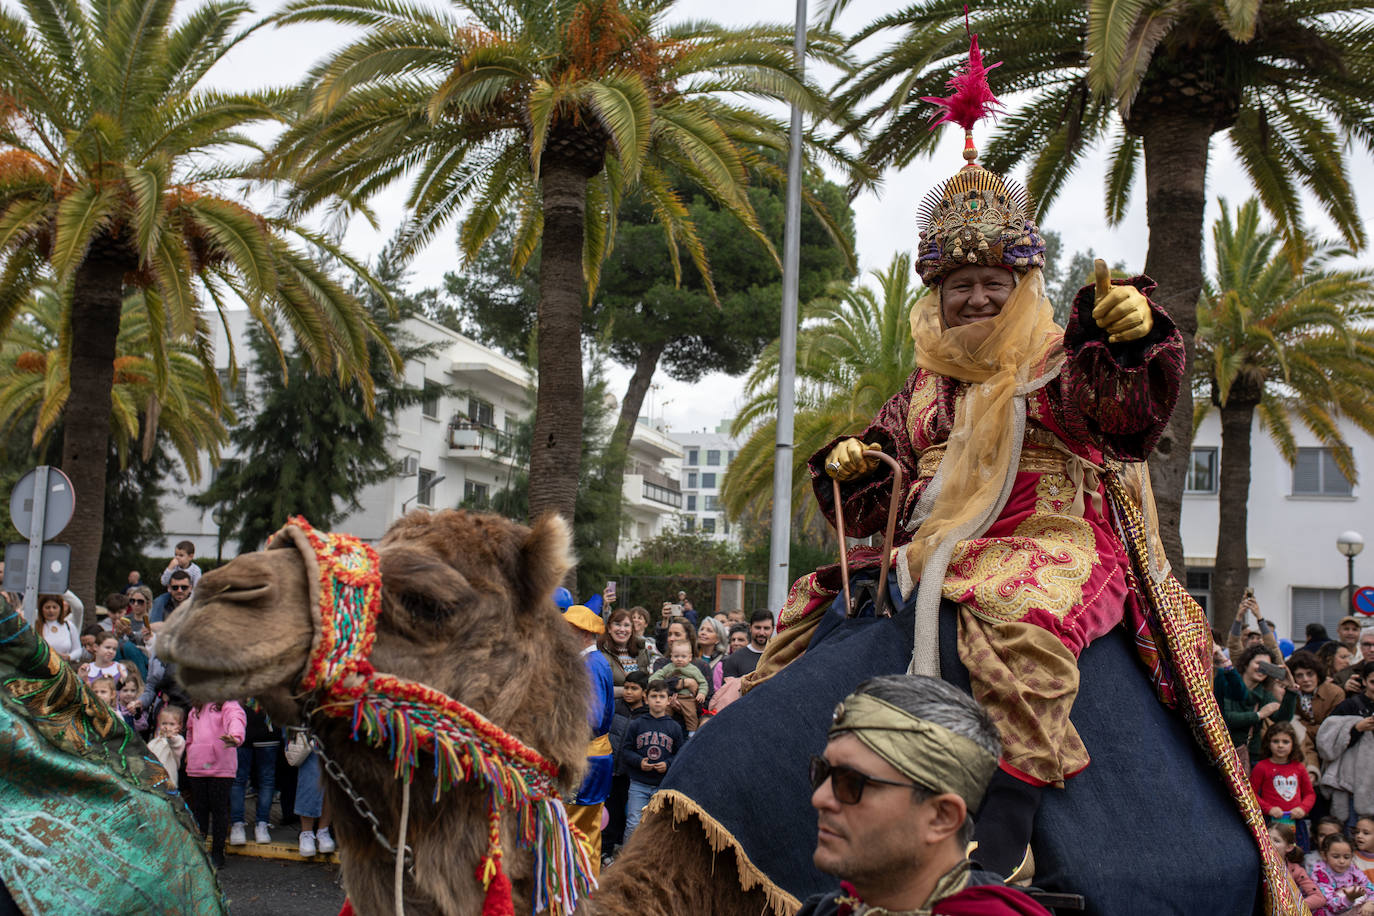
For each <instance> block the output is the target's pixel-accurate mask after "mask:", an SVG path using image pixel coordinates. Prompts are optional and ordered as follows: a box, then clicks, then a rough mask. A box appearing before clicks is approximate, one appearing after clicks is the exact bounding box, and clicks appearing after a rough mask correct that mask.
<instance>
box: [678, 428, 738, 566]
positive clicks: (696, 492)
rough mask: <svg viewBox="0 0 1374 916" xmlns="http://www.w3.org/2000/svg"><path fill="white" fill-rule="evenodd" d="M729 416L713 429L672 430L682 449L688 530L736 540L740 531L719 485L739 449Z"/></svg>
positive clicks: (685, 514) (684, 512)
mask: <svg viewBox="0 0 1374 916" xmlns="http://www.w3.org/2000/svg"><path fill="white" fill-rule="evenodd" d="M731 422H732V421H731V420H729V419H725V420H721V421H720V423H719V424H718V425H717V426H716V429H715V432H692V433H673V439H674V441H676V442H677V443H678V444H679V445H680V446H681V447H682V451H683V459H682V476H681V478H680V479H681V481H682V496H683V506H682V516H683V520H684V521H683V524H684V526H685V527H686V528H687V530H689V531H700V532H701V533H703V534H706V535H709V536H710V537H712V538H714V539H715V540H718V541H730V542H731V543H733V544H738V543H739V531H738V530H732V529H731V525H730V522H729V520H727V519H726V517H725V510H724V509H722V508H721V506H720V488H721V484H722V483H724V481H725V471H726V469H727V468H728V467H729V466H730V462H732V461H734V460H735V455H737V454H738V453H739V442H738V440H736V439H734V438H732V437H731V436H730V435H729V429H730V423H731Z"/></svg>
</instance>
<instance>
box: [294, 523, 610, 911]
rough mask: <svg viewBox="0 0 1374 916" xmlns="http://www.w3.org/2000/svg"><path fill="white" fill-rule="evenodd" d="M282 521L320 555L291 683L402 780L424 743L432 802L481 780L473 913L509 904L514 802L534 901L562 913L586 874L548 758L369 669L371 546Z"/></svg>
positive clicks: (585, 884) (457, 707) (461, 710)
mask: <svg viewBox="0 0 1374 916" xmlns="http://www.w3.org/2000/svg"><path fill="white" fill-rule="evenodd" d="M287 526H288V527H292V526H294V527H295V528H297V529H299V530H300V532H301V533H302V534H304V535H305V537H306V539H307V540H308V541H309V542H310V545H311V547H312V548H313V550H314V553H315V557H316V559H317V560H318V562H319V575H320V581H319V587H320V604H319V614H320V641H319V645H318V646H317V647H316V649H315V651H314V652H313V653H312V654H311V657H310V664H309V667H308V668H307V670H306V673H305V675H304V676H303V677H302V678H301V682H300V690H301V692H303V693H317V694H318V697H319V698H318V701H317V703H316V705H315V708H314V711H315V712H318V713H320V714H323V715H327V716H331V717H334V718H340V719H348V720H349V721H350V722H351V725H352V737H353V739H354V740H359V739H361V740H363V741H365V742H367V743H368V744H371V745H373V746H374V747H385V748H386V749H387V753H388V754H389V755H390V756H391V759H392V762H393V763H394V765H395V773H396V777H397V778H398V779H401V780H404V782H405V783H406V785H407V786H409V783H410V782H411V780H412V779H413V778H414V773H415V768H416V767H417V766H418V764H419V754H420V752H421V751H425V752H427V753H429V754H432V755H433V758H434V776H435V786H434V798H435V800H436V801H437V800H438V798H439V795H440V794H441V793H442V792H443V790H445V789H447V788H450V787H451V786H454V785H457V784H459V783H474V784H476V785H479V786H481V788H482V789H484V790H485V792H486V795H487V822H488V827H489V833H488V839H487V849H486V852H485V854H484V855H483V856H482V859H481V861H480V862H479V863H478V866H477V873H476V879H477V880H478V881H480V882H481V883H482V887H483V889H484V891H485V893H486V897H485V900H484V903H483V907H482V913H483V916H504V914H511V913H514V902H513V901H512V899H511V884H510V879H509V878H508V877H507V876H506V873H505V869H504V868H503V867H502V864H501V859H502V849H501V813H502V810H503V809H506V808H511V809H514V813H515V817H516V819H517V820H516V823H517V825H518V829H517V832H516V837H517V839H518V841H519V844H520V845H521V846H523V847H533V849H534V854H535V867H534V911H535V912H539V911H541V910H544V909H549V910H551V911H552V912H554V913H558V914H562V916H570V914H571V913H572V912H573V911H574V910H575V909H577V904H578V899H579V897H581V896H585V895H586V894H587V893H589V892H590V891H591V889H592V888H593V887H594V886H595V882H594V879H592V878H591V874H592V872H591V866H590V863H589V861H588V859H587V851H586V847H585V846H584V845H583V844H582V843H581V842H580V841H579V837H578V834H577V830H576V828H575V827H573V826H572V824H571V823H569V821H568V816H567V811H566V810H565V809H564V807H563V801H562V799H561V798H560V797H559V793H558V790H557V788H555V785H554V780H555V778H556V777H557V775H558V766H557V765H556V764H555V763H553V762H552V761H551V760H549V759H547V758H546V757H544V756H543V755H541V754H540V753H539V752H538V751H536V750H534V749H533V748H531V747H529V746H528V745H527V744H525V743H524V742H522V741H520V739H518V738H516V737H515V736H514V735H511V734H510V733H508V732H506V731H505V730H504V729H502V728H501V727H500V726H499V725H496V724H495V723H494V722H492V721H491V720H490V719H488V718H486V717H485V716H483V715H482V714H481V713H479V712H477V711H476V710H474V709H471V708H470V707H468V706H465V705H463V704H462V703H459V702H458V701H457V700H455V699H453V698H452V697H450V696H448V695H446V694H444V693H442V692H440V691H438V690H435V689H434V688H432V687H427V686H425V685H424V684H420V683H417V682H415V681H411V680H406V679H405V678H399V677H396V676H395V675H391V674H385V673H382V672H379V671H377V670H375V669H374V668H373V667H372V665H371V664H370V663H369V662H368V657H369V656H370V655H371V654H372V647H373V643H374V641H375V640H376V636H377V616H378V614H379V613H380V612H381V605H382V601H381V595H382V576H381V572H380V570H379V566H378V558H377V552H376V551H375V550H374V549H373V548H372V547H371V546H370V545H368V544H365V543H363V542H362V541H360V540H359V539H358V538H355V537H353V536H351V535H347V534H335V533H330V532H319V531H316V530H315V529H314V528H313V527H311V525H310V523H309V522H307V521H306V520H305V519H304V518H301V517H299V516H296V517H293V518H291V519H290V520H288V521H287ZM403 842H404V841H403Z"/></svg>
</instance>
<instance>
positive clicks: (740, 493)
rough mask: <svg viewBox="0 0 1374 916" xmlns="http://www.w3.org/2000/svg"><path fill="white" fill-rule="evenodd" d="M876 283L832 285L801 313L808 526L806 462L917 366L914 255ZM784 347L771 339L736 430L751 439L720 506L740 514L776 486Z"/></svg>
mask: <svg viewBox="0 0 1374 916" xmlns="http://www.w3.org/2000/svg"><path fill="white" fill-rule="evenodd" d="M872 276H873V279H874V281H875V283H876V289H874V288H870V287H869V286H859V287H848V286H845V285H843V284H838V283H837V284H835V285H834V286H833V287H832V289H831V294H830V296H829V297H827V298H822V299H816V300H813V301H811V302H809V303H807V304H806V306H805V308H803V309H802V328H801V331H800V332H799V333H798V335H797V383H796V396H797V407H796V414H795V435H794V437H793V441H794V448H793V468H792V481H793V488H792V508H793V513H794V514H797V513H800V517H801V520H802V522H803V524H804V525H806V527H808V528H810V529H812V530H816V529H818V528H819V526H820V522H819V519H818V517H817V508H818V507H817V505H816V501H815V500H814V499H810V498H809V495H810V493H811V479H810V475H808V474H807V472H806V463H807V461H808V460H809V459H810V457H811V455H812V454H814V453H815V452H816V451H817V450H818V449H820V448H821V447H823V446H824V445H825V444H826V443H827V442H829V441H830V440H831V439H833V438H835V436H836V435H839V434H842V433H845V432H849V433H858V432H859V431H861V430H862V429H863V428H864V427H866V426H867V425H868V424H869V423H870V422H871V421H872V420H873V418H874V417H875V416H877V415H878V411H879V409H880V408H881V407H882V406H883V404H884V403H886V402H887V399H888V398H890V397H892V395H893V394H895V393H896V392H898V391H900V390H901V389H902V386H903V385H905V384H906V380H907V377H908V376H909V375H911V373H912V372H913V371H914V370H915V368H916V349H915V347H916V345H915V343H914V342H913V341H912V338H911V324H910V319H911V310H912V308H913V307H914V306H915V305H916V302H917V300H918V299H919V298H920V296H921V293H922V290H921V288H920V285H919V284H918V282H917V281H916V278H915V276H914V275H913V273H912V270H911V256H910V255H908V254H905V253H899V254H896V255H893V257H892V261H891V263H890V264H888V267H887V269H886V270H875V271H873V272H872ZM777 372H778V345H777V343H776V342H774V343H773V344H771V345H770V346H769V348H768V349H767V350H765V351H764V353H763V355H762V356H760V357H759V361H758V363H756V364H755V366H754V369H753V370H752V371H751V372H750V373H749V378H748V380H747V381H746V383H745V393H746V394H747V395H749V400H748V401H747V402H746V403H745V406H744V407H743V409H741V411H740V413H739V416H738V417H736V418H735V423H734V426H733V427H732V428H731V430H730V434H731V435H733V436H741V435H743V434H744V433H745V432H748V431H750V430H751V429H752V434H751V435H750V436H749V439H748V440H747V441H746V442H745V443H744V445H742V446H741V447H740V451H739V455H737V456H736V458H735V460H734V461H733V462H731V464H730V469H729V471H728V472H727V473H726V475H725V480H724V482H723V484H722V486H721V502H722V504H723V505H724V506H725V511H726V512H728V513H729V514H730V516H731V517H732V518H734V519H739V518H740V517H742V516H743V515H745V514H746V513H747V512H751V511H753V512H754V513H755V514H757V509H758V507H759V505H760V504H761V503H763V502H766V501H767V500H769V499H771V495H772V492H773V443H774V439H775V432H776V423H777V421H776V420H775V419H773V418H774V417H775V416H776V414H777Z"/></svg>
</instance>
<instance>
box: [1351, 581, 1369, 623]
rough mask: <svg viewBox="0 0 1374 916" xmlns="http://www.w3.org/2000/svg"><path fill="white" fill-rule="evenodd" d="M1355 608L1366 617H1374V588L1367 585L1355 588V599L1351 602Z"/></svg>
mask: <svg viewBox="0 0 1374 916" xmlns="http://www.w3.org/2000/svg"><path fill="white" fill-rule="evenodd" d="M1351 603H1352V604H1354V605H1355V610H1356V611H1358V612H1359V613H1361V614H1363V615H1364V616H1366V617H1374V588H1371V587H1370V586H1368V585H1366V586H1365V587H1364V588H1358V589H1356V590H1355V600H1354V601H1353V602H1351Z"/></svg>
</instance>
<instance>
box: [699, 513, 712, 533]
mask: <svg viewBox="0 0 1374 916" xmlns="http://www.w3.org/2000/svg"><path fill="white" fill-rule="evenodd" d="M701 530H702V532H703V533H705V534H715V533H716V520H715V518H714V517H713V516H710V515H708V516H706V517H705V518H703V519H702V520H701Z"/></svg>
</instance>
